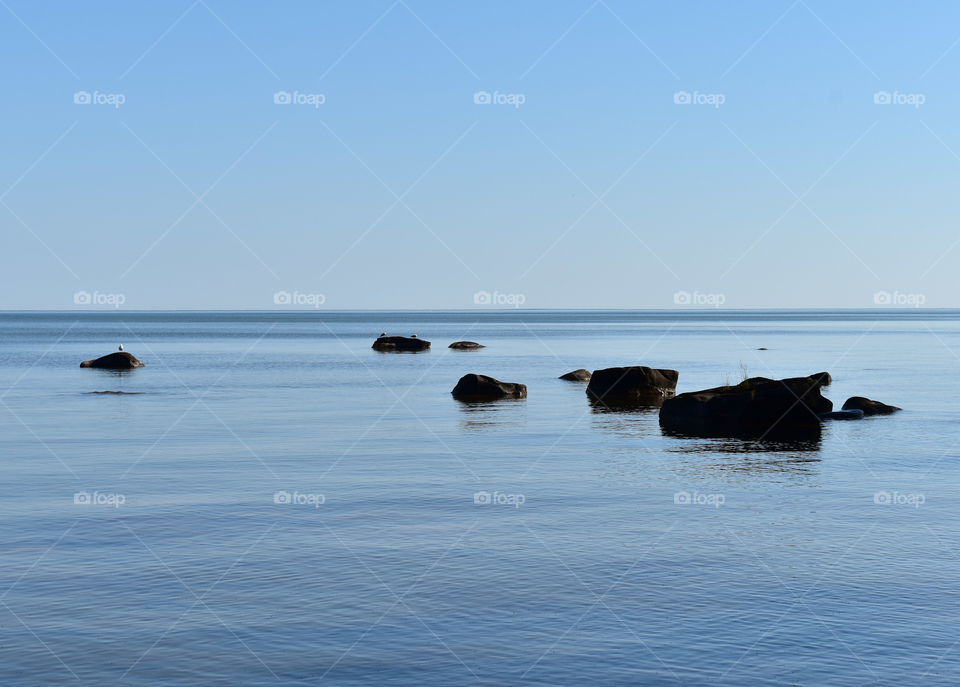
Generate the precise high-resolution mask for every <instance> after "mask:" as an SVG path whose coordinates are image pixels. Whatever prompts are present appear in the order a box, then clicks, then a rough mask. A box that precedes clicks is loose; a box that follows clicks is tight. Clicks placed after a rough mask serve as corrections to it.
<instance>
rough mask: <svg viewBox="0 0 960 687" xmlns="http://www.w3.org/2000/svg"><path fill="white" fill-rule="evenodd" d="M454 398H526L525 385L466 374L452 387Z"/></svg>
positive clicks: (484, 399) (468, 399) (467, 399)
mask: <svg viewBox="0 0 960 687" xmlns="http://www.w3.org/2000/svg"><path fill="white" fill-rule="evenodd" d="M450 393H452V394H453V396H454V398H457V399H459V400H462V401H493V400H496V399H498V398H526V396H527V385H526V384H514V383H513V382H501V381H500V380H498V379H494V378H493V377H488V376H486V375H477V374H468V375H464V376H463V377H461V378H460V381H459V382H457V385H456V386H455V387H453V391H451V392H450Z"/></svg>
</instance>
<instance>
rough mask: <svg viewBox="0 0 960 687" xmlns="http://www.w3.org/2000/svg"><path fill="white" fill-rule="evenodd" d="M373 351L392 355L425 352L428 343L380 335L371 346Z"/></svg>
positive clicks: (416, 338) (413, 338)
mask: <svg viewBox="0 0 960 687" xmlns="http://www.w3.org/2000/svg"><path fill="white" fill-rule="evenodd" d="M371 348H373V350H375V351H381V352H387V353H393V352H397V351H409V352H414V353H415V352H417V351H425V350H427V349H428V348H430V342H429V341H425V340H424V339H421V338H418V337H417V336H416V335H414V336H409V337H408V336H384V335H381V336H379V337H378V338H377V340H376V341H374V342H373V346H371Z"/></svg>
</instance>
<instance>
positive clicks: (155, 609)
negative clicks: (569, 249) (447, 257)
mask: <svg viewBox="0 0 960 687" xmlns="http://www.w3.org/2000/svg"><path fill="white" fill-rule="evenodd" d="M381 331H387V332H389V333H391V334H409V333H413V332H416V333H418V334H419V335H420V336H421V337H423V338H426V339H429V340H431V341H433V349H432V350H431V351H430V352H429V353H425V354H415V355H413V354H378V353H376V352H374V351H372V350H371V349H370V344H371V343H372V341H373V339H374V338H375V337H376V335H377V334H379V333H380V332H381ZM460 339H469V340H475V341H480V342H481V343H484V344H486V345H487V348H485V349H483V350H481V351H477V352H455V351H450V350H448V349H447V348H446V346H447V344H448V343H450V342H452V341H455V340H460ZM118 343H123V344H124V346H125V348H126V350H128V351H130V352H132V353H134V355H136V356H137V357H139V358H140V359H141V360H143V361H144V363H145V364H146V367H144V368H142V369H139V370H135V371H133V372H131V373H127V374H123V375H120V374H116V373H111V372H106V371H100V370H90V369H80V368H79V367H78V365H79V363H80V361H81V360H85V359H88V358H92V357H96V356H98V355H102V354H104V353H108V352H110V351H111V350H115V348H116V345H117V344H118ZM759 347H766V348H768V349H769V350H767V351H758V350H755V349H757V348H759ZM741 363H742V364H743V365H744V366H745V367H746V368H747V370H748V373H749V374H750V375H762V376H767V377H784V376H797V375H804V374H810V373H813V372H819V371H821V370H829V371H830V372H831V373H832V374H833V377H834V384H833V385H832V387H830V388H828V389H827V390H825V391H826V395H827V396H828V397H830V398H831V399H832V400H833V401H834V403H835V406H836V407H839V405H840V404H842V403H843V401H844V399H846V398H847V397H848V396H851V395H864V396H868V397H871V398H877V399H879V400H881V401H884V402H887V403H892V404H894V405H899V406H902V407H903V408H904V409H905V410H904V411H903V412H901V413H899V414H896V415H894V416H890V417H878V418H870V419H867V420H863V421H859V422H836V423H832V424H828V425H827V426H826V427H825V431H824V434H823V437H822V440H821V441H820V442H819V443H818V444H815V445H812V446H790V445H781V444H758V443H756V442H752V443H751V442H743V441H736V440H729V439H728V440H709V439H680V438H670V437H665V436H663V435H662V434H661V432H660V429H659V425H658V422H657V416H656V413H655V412H631V413H602V412H596V411H593V410H591V408H590V406H589V404H588V403H587V398H586V395H585V393H584V387H583V385H580V384H576V383H570V382H564V381H561V380H558V379H556V377H557V376H558V375H560V374H562V373H564V372H567V371H569V370H572V369H576V368H580V367H586V368H588V369H596V368H601V367H608V366H613V365H625V364H646V365H651V366H654V367H671V368H674V369H678V370H679V371H680V383H679V387H678V391H690V390H695V389H698V388H704V387H710V386H716V385H718V384H722V383H725V382H726V381H728V380H729V381H737V380H738V378H739V376H740V374H741V371H740V367H741ZM958 369H960V313H956V312H938V311H926V310H922V311H921V310H918V311H899V312H886V313H883V312H877V311H869V312H813V311H809V312H799V313H798V312H793V313H788V312H756V311H753V312H744V313H736V312H728V311H716V312H707V313H695V312H684V313H678V312H530V311H516V312H506V313H503V312H469V313H423V312H409V313H397V312H393V313H376V312H364V313H322V312H321V313H314V312H310V313H276V312H271V313H126V312H118V313H87V314H80V313H59V314H55V313H18V314H14V313H7V314H2V315H0V390H2V391H0V394H2V396H0V406H2V407H0V450H2V456H3V458H2V466H3V468H2V469H3V479H2V484H0V528H2V529H0V547H2V548H0V684H3V685H5V686H7V685H38V684H45V685H59V684H90V685H104V684H127V685H200V684H202V685H238V684H243V685H277V684H283V685H286V684H307V685H312V684H332V685H359V684H371V683H374V682H376V683H381V684H389V685H407V684H417V685H419V684H439V685H450V684H472V683H480V684H490V685H500V684H531V685H557V684H582V683H584V682H585V681H589V682H590V683H593V684H597V685H617V684H694V685H699V684H703V685H707V684H710V685H743V684H809V685H825V684H831V685H861V684H865V683H879V684H891V685H892V684H900V683H903V682H905V681H910V682H912V683H913V682H917V683H920V684H956V683H957V682H958V681H960V644H956V642H957V641H958V634H957V630H958V624H957V622H956V617H957V599H958V591H960V559H958V553H960V548H958V545H960V542H958V535H957V532H958V524H960V518H958V515H957V509H956V503H957V498H958V496H960V493H958V492H960V472H958V462H957V457H958V454H960V431H958V429H960V428H958V424H957V415H956V409H955V408H956V404H955V402H954V395H955V386H956V385H955V381H954V380H955V379H956V377H957V372H958ZM467 372H480V373H486V374H490V375H492V376H495V377H498V378H500V379H503V380H505V381H518V382H523V383H526V384H527V385H528V387H529V397H528V398H527V399H525V400H522V401H508V402H502V403H497V404H491V405H485V406H465V405H463V404H460V403H458V402H456V401H454V400H453V399H452V398H451V397H450V395H449V391H450V389H452V388H453V385H454V384H455V383H456V381H457V379H458V378H459V377H460V376H461V375H462V374H464V373H467ZM106 391H110V392H117V391H122V392H124V393H122V394H113V393H111V394H104V393H95V392H106ZM277 492H281V495H280V500H283V494H282V492H287V493H289V494H290V495H291V496H290V500H292V501H297V502H296V503H275V494H276V493H277ZM477 492H489V493H490V494H491V500H493V501H494V502H493V503H489V504H475V503H474V500H475V499H474V495H475V493H477ZM678 492H686V493H687V494H689V495H690V499H691V500H692V501H694V503H690V504H682V503H679V504H678V503H675V495H676V494H677V493H678ZM878 492H885V493H886V494H887V495H888V496H889V500H890V501H891V503H889V504H883V503H880V504H878V503H875V501H876V500H877V496H876V495H877V493H878ZM77 493H87V494H90V498H91V500H93V501H99V503H88V504H84V503H75V502H74V501H75V494H77ZM80 498H81V500H82V499H83V497H80ZM885 498H886V497H884V495H883V493H881V495H880V497H879V500H881V501H883V500H884V499H885ZM481 499H482V497H481ZM681 500H682V498H681ZM321 501H322V503H321Z"/></svg>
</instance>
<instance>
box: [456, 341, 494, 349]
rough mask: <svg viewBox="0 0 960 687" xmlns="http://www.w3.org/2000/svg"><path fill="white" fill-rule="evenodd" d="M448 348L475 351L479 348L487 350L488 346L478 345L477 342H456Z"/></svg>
mask: <svg viewBox="0 0 960 687" xmlns="http://www.w3.org/2000/svg"><path fill="white" fill-rule="evenodd" d="M447 348H452V349H454V350H455V351H475V350H477V349H479V348H486V346H484V345H483V344H478V343H477V342H476V341H454V342H453V343H452V344H450V345H449V346H447Z"/></svg>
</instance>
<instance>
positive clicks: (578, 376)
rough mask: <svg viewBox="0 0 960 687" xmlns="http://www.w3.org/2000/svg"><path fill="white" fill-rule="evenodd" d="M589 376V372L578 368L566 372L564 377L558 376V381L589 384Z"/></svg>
mask: <svg viewBox="0 0 960 687" xmlns="http://www.w3.org/2000/svg"><path fill="white" fill-rule="evenodd" d="M591 376H592V375H591V374H590V370H584V369H583V368H580V369H579V370H574V371H573V372H568V373H567V374H565V375H560V379H565V380H567V381H568V382H589V381H590V377H591Z"/></svg>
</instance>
